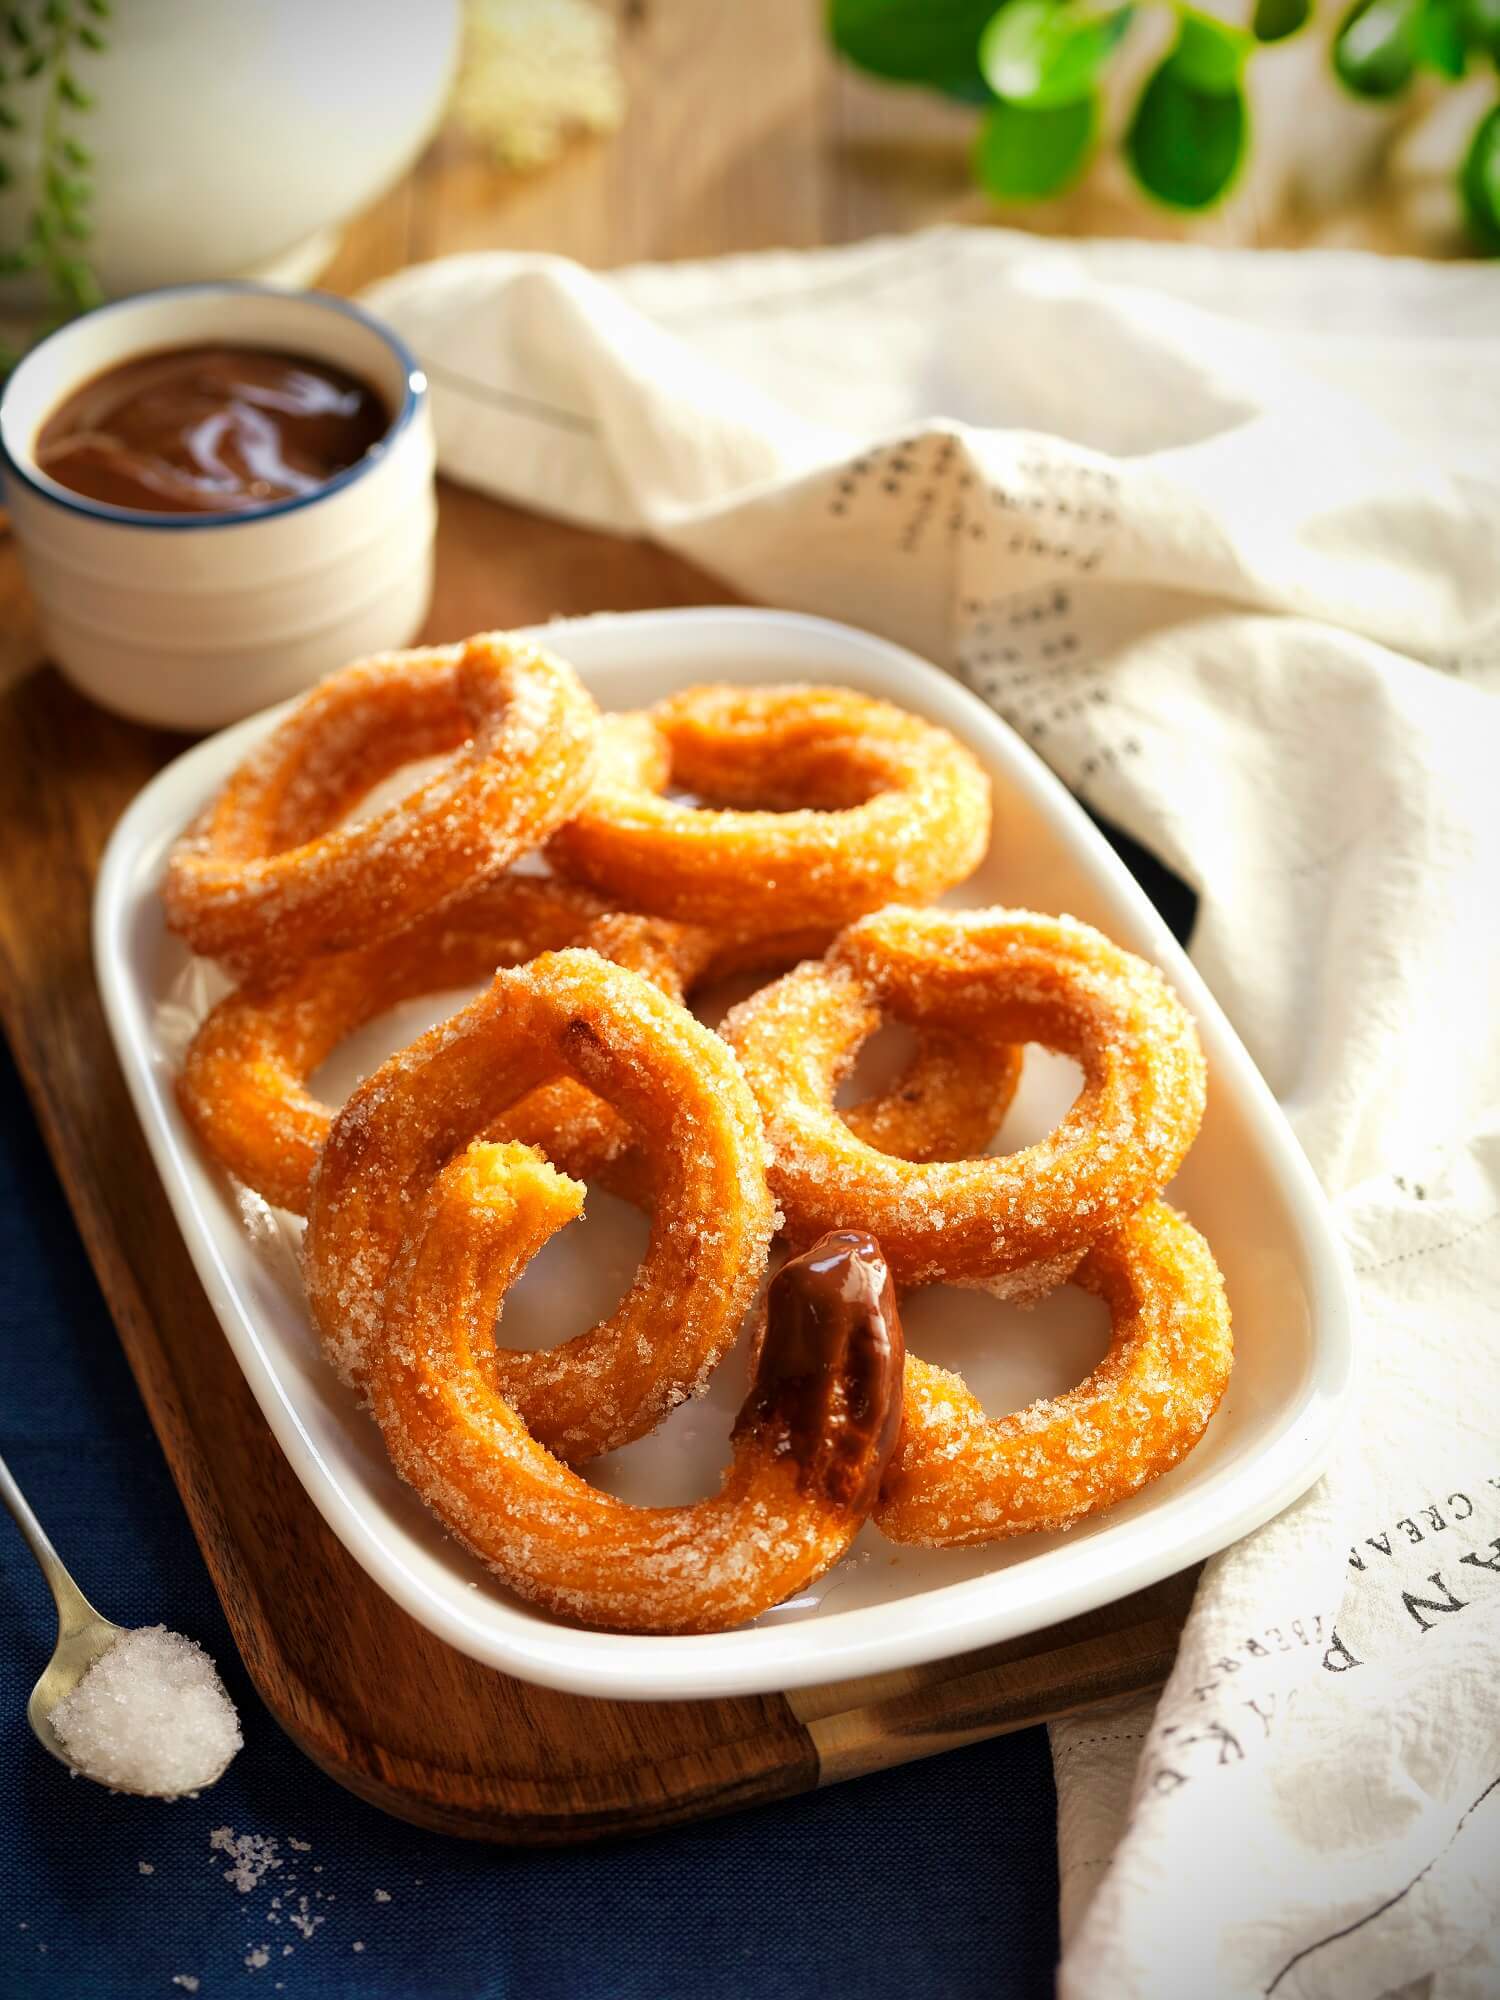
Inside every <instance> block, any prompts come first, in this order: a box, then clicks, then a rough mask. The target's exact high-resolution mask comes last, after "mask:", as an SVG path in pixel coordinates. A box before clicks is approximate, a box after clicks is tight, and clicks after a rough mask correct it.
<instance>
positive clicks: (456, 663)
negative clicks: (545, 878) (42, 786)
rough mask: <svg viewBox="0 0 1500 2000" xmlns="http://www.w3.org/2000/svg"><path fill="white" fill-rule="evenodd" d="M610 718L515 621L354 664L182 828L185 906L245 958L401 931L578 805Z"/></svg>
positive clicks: (167, 891)
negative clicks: (425, 773) (377, 792)
mask: <svg viewBox="0 0 1500 2000" xmlns="http://www.w3.org/2000/svg"><path fill="white" fill-rule="evenodd" d="M596 725H597V711H596V709H595V707H594V704H593V701H592V700H591V699H590V697H589V696H588V694H586V693H585V691H584V689H583V688H582V686H581V685H580V684H579V681H578V679H577V677H576V676H575V674H574V673H573V670H572V668H571V667H569V666H567V665H565V663H564V662H563V661H561V660H558V659H554V658H553V657H552V655H551V654H549V653H545V652H543V651H542V650H541V648H540V647H537V646H531V645H517V644H513V643H512V642H511V641H510V640H508V639H507V638H505V637H504V635H503V634H499V633H489V634H485V635H482V636H481V637H479V638H475V639H470V640H469V641H467V643H466V644H464V645H462V646H436V647H429V648H424V649H419V650H417V651H414V652H408V653H390V654H385V655H383V656H381V657H379V658H377V659H373V660H362V661H360V662H358V663H357V664H356V665H354V666H352V667H346V668H345V669H344V670H343V671H342V672H341V673H337V674H334V675H332V676H331V677H330V678H329V679H328V680H326V681H324V682H323V683H322V684H321V685H320V686H318V687H316V688H314V689H313V691H312V693H311V694H309V695H308V696H307V697H306V699H305V700H304V701H302V702H301V703H300V704H299V705H298V706H297V707H296V708H295V709H294V710H293V711H292V713H291V714H290V715H289V716H288V717H287V719H286V720H285V722H283V723H282V724H281V726H280V727H279V728H278V729H276V730H274V731H273V732H272V733H271V735H270V736H269V737H268V738H267V740H266V741H265V742H264V743H262V744H261V745H260V746H259V748H257V749H256V750H254V751H253V752H252V753H251V755H250V756H249V757H248V758H247V759H246V760H245V762H244V763H243V764H242V765H241V766H240V767H239V769H238V770H237V771H236V772H235V773H234V775H233V776H232V777H231V778H230V780H229V782H228V783H227V784H226V785H225V787H224V789H223V790H222V791H221V792H220V794H219V796H218V798H217V799H215V801H214V802H213V804H212V805H210V806H209V807H208V809H207V810H206V812H204V813H203V815H202V816H201V817H200V818H199V820H198V821H197V823H196V824H195V825H194V827H193V828H192V829H191V830H190V832H189V833H188V834H187V835H186V836H185V837H184V839H183V840H182V841H180V842H179V843H178V845H177V847H176V849H175V850H174V852H173V854H172V857H171V859H170V861H169V863H168V866H167V875H166V881H165V883H164V885H163V890H162V896H163V900H164V902H165V904H166V909H167V921H168V923H169V924H170V926H171V928H172V929H173V930H175V931H179V932H180V933H181V934H182V935H183V937H185V938H186V939H187V941H188V943H189V944H190V945H191V946H192V947H193V949H194V951H197V952H201V953H203V954H204V955H206V956H207V957H210V958H219V959H223V960H224V961H225V962H226V963H228V964H230V965H232V966H233V967H234V968H235V969H236V970H238V971H241V972H244V971H248V970H252V969H260V970H267V969H272V968H275V967H278V966H286V965H290V964H295V963H296V962H297V961H299V960H300V959H304V958H307V957H310V956H312V955H313V954H314V953H318V952H328V951H343V950H347V949H349V948H351V947H354V946H362V945H366V944H369V943H372V942H373V941H375V940H376V939H379V938H382V937H388V936H390V935H392V934H393V933H394V932H396V931H399V930H402V929H404V928H405V927H406V926H407V925H408V924H411V923H413V922H415V921H416V920H417V919H418V918H420V917H422V916H424V915H425V914H426V913H427V912H428V911H431V910H434V909H437V908H439V907H440V906H441V905H442V904H444V903H446V902H448V901H449V900H451V899H452V898H454V897H456V896H459V895H461V894H463V893H464V892H465V891H466V890H469V889H472V888H474V887H476V886H477V885H478V884H479V883H480V882H481V881H483V880H484V879H485V878H486V877H488V876H490V875H494V874H496V873H498V872H499V870H500V869H502V868H504V867H506V866H507V865H508V864H509V863H510V862H511V861H512V860H513V859H515V858H516V857H517V856H518V855H520V854H521V853H523V852H524V851H525V850H526V849H527V848H530V847H534V846H536V845H537V843H538V842H540V841H542V840H545V839H546V837H547V836H548V834H550V833H551V832H552V831H553V829H554V828H555V827H556V826H558V825H559V824H560V823H561V822H562V821H563V820H565V819H566V818H567V816H568V814H569V813H570V812H572V811H573V809H574V807H575V806H576V804H577V803H578V801H579V799H580V798H581V797H582V796H583V794H584V792H585V791H586V789H587V786H588V782H589V777H590V773H591V770H592V759H593V751H594V745H595V737H596ZM439 755H441V756H444V757H445V759H446V761H445V762H444V763H443V765H442V766H441V767H440V768H439V770H438V771H437V772H436V774H435V775H434V776H432V777H430V778H428V779H427V780H426V781H425V782H424V783H422V784H421V785H419V786H418V787H417V788H416V789H415V790H414V791H412V792H411V793H410V794H409V795H408V796H407V797H406V798H404V799H402V800H400V801H399V802H398V803H397V804H394V805H391V806H388V807H386V808H385V809H384V810H382V811H379V812H376V813H374V814H372V815H371V816H370V817H368V818H365V819H354V820H347V821H343V823H342V824H340V823H339V822H340V821H341V818H342V815H344V814H346V813H348V812H349V811H350V810H351V808H352V807H354V806H355V805H357V803H358V802H359V800H360V799H362V798H363V797H365V795H366V794H367V793H368V792H369V791H370V790H371V788H372V787H373V786H374V785H376V784H377V783H379V781H380V780H381V779H382V778H385V777H389V776H390V775H391V774H392V773H393V772H394V771H397V770H399V769H400V768H401V766H403V765H404V764H407V763H410V762H412V761H413V760H415V759H417V758H422V757H432V756H439Z"/></svg>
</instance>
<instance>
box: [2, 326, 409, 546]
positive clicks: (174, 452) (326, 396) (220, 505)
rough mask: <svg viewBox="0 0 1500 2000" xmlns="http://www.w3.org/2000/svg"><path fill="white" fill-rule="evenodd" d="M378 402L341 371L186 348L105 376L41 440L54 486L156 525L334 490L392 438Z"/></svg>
mask: <svg viewBox="0 0 1500 2000" xmlns="http://www.w3.org/2000/svg"><path fill="white" fill-rule="evenodd" d="M390 422H391V418H390V412H389V411H388V410H387V409H386V406H385V404H384V403H383V402H382V401H381V399H380V397H379V396H377V395H376V393H375V391H374V390H373V389H371V388H369V387H368V385H367V384H365V383H364V382H361V381H360V380H359V378H358V377H357V376H355V375H350V374H348V373H347V372H346V371H345V370H344V369H342V368H338V367H336V366H335V365H334V364H333V363H332V362H328V361H315V360H312V359H310V358H309V357H307V356H306V355H300V354H282V353H277V352H275V351H273V350H271V349H269V348H257V347H179V348H171V349H167V350H164V351H160V352H158V353H155V354H142V355H138V356H136V357H135V358H134V359H133V360H130V361H122V362H121V363H120V364H119V365H118V366H117V367H114V368H108V369H106V370H105V371H104V373H103V374H102V375H96V376H95V377H94V379H93V380H92V381H91V382H85V383H84V385H83V387H82V388H80V389H75V390H74V391H73V393H72V394H71V395H70V396H68V397H66V398H65V399H64V401H63V402H61V403H59V405H58V406H57V408H56V409H55V410H54V411H53V412H52V414H51V415H50V416H49V417H48V418H47V420H46V422H45V423H44V424H43V425H42V428H41V430H40V432H39V433H38V435H37V440H36V446H35V457H36V462H37V464H38V466H39V467H40V468H41V470H42V471H43V472H45V473H46V474H47V475H48V477H49V478H51V479H55V480H56V481H57V483H58V484H59V485H60V486H66V487H67V488H68V489H69V490H70V491H71V492H74V493H81V494H82V495H83V496H84V498H85V499H88V500H100V501H103V502H105V503H106V504H107V505H109V506H111V507H129V508H133V509H136V510H138V511H141V512H145V513H151V514H248V513H253V512H254V511H255V510H256V509H257V508H260V507H270V506H274V505H275V503H276V502H277V501H278V500H289V499H295V498H296V497H297V496H299V495H301V494H304V493H311V492H313V491H315V489H316V488H317V487H319V486H322V485H325V484H326V483H327V481H328V480H330V479H332V478H333V476H334V475H335V474H336V473H339V472H342V471H344V470H345V468H346V467H348V466H351V465H353V464H354V463H355V462H356V460H358V459H361V458H363V457H364V455H365V453H366V452H367V451H369V450H370V448H371V447H372V446H373V445H376V444H378V443H379V442H380V440H381V438H383V437H384V436H385V434H386V432H387V430H389V428H390Z"/></svg>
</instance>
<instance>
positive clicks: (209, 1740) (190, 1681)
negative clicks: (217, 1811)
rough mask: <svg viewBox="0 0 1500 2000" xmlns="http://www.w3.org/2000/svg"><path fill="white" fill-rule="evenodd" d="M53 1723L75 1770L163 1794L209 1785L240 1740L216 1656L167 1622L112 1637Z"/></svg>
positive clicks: (134, 1789)
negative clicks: (113, 1639)
mask: <svg viewBox="0 0 1500 2000" xmlns="http://www.w3.org/2000/svg"><path fill="white" fill-rule="evenodd" d="M52 1727H53V1728H54V1729H55V1730H56V1732H57V1735H58V1738H59V1740H60V1741H61V1743H62V1746H63V1748H64V1750H65V1751H66V1752H67V1754H68V1759H69V1762H70V1763H71V1764H72V1766H73V1768H74V1770H75V1771H79V1772H82V1773H83V1775H84V1776H85V1777H88V1778H93V1779H96V1780H97V1781H98V1783H100V1784H101V1785H109V1786H110V1787H111V1788H113V1789H114V1790H116V1791H129V1792H147V1793H151V1794H154V1795H155V1796H157V1797H160V1798H167V1799H173V1798H180V1797H181V1796H182V1795H183V1793H185V1792H186V1793H192V1792H197V1791H199V1790H201V1789H202V1788H203V1786H205V1785H211V1784H213V1782H214V1780H215V1779H216V1778H219V1777H221V1776H222V1775H223V1772H224V1769H225V1766H226V1765H227V1764H228V1763H229V1760H230V1759H231V1757H233V1756H234V1754H235V1752H236V1751H237V1750H238V1749H239V1748H240V1745H241V1743H242V1741H243V1738H242V1737H241V1735H240V1728H239V1717H238V1716H237V1715H236V1713H235V1709H234V1703H233V1702H232V1701H231V1700H230V1699H229V1696H228V1695H227V1694H226V1692H225V1690H224V1684H223V1682H222V1681H221V1680H220V1679H219V1676H218V1674H217V1673H216V1671H215V1670H214V1663H213V1661H212V1660H211V1659H210V1658H209V1657H208V1655H207V1653H205V1652H204V1651H203V1649H202V1647H201V1646H196V1645H194V1643H193V1641H192V1640H191V1639H184V1638H183V1637H182V1635H181V1633H179V1632H169V1631H168V1630H167V1629H166V1627H165V1626H164V1625H146V1626H142V1627H141V1628H140V1629H139V1630H138V1631H134V1632H126V1633H124V1634H123V1635H122V1636H121V1637H120V1638H118V1639H117V1640H116V1641H115V1643H114V1644H113V1645H112V1646H111V1647H110V1649H109V1651H108V1652H107V1653H102V1654H101V1655H100V1656H99V1658H98V1659H97V1660H96V1661H95V1662H94V1664H93V1665H92V1666H91V1667H90V1668H89V1670H88V1672H87V1673H86V1674H85V1675H84V1677H83V1679H82V1680H81V1681H80V1682H79V1683H78V1685H77V1687H76V1688H74V1690H73V1692H72V1693H71V1694H69V1695H64V1696H63V1698H62V1700H61V1701H60V1702H58V1704H57V1706H56V1707H55V1708H54V1709H53V1710H52Z"/></svg>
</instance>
